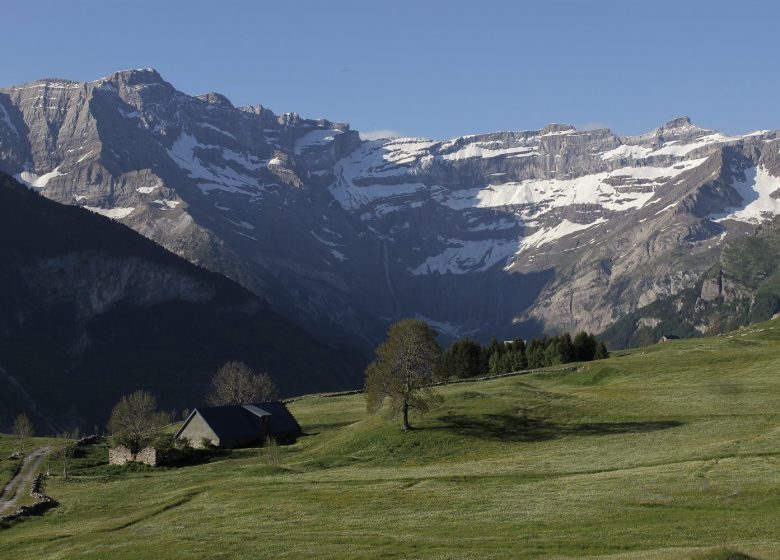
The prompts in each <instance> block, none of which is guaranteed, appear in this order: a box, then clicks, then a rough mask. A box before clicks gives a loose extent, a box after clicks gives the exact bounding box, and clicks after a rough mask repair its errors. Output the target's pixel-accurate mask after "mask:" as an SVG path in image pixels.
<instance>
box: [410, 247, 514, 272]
mask: <svg viewBox="0 0 780 560" xmlns="http://www.w3.org/2000/svg"><path fill="white" fill-rule="evenodd" d="M446 243H447V244H448V245H450V246H449V247H447V248H446V249H445V250H444V251H442V252H441V253H439V254H437V255H433V256H430V257H428V258H426V259H425V260H424V261H423V262H422V263H421V264H420V265H418V266H416V267H415V268H410V269H409V271H410V272H411V273H412V274H414V275H415V276H419V275H422V274H434V273H438V274H467V273H471V272H484V271H486V270H488V269H489V268H492V267H493V266H495V265H497V264H499V263H506V260H507V259H508V258H509V257H511V256H512V255H514V254H515V253H516V252H517V250H518V247H519V245H520V243H519V242H518V240H516V239H483V240H479V241H468V240H464V239H448V240H446Z"/></svg>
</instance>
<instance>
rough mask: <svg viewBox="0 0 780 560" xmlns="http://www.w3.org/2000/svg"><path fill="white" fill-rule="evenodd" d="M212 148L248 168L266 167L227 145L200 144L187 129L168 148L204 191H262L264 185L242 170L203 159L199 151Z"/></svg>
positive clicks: (248, 169)
mask: <svg viewBox="0 0 780 560" xmlns="http://www.w3.org/2000/svg"><path fill="white" fill-rule="evenodd" d="M208 149H218V150H220V151H221V153H222V156H223V158H224V159H227V160H232V161H235V162H236V163H239V164H240V165H241V167H244V168H245V169H246V170H247V171H252V170H255V169H259V168H261V167H262V166H263V164H262V162H260V161H259V160H257V159H256V158H253V160H252V161H250V159H247V157H245V156H243V155H242V154H239V153H238V152H234V151H232V150H228V149H227V148H222V147H219V146H210V145H206V144H200V143H198V141H197V140H196V139H195V137H194V136H192V135H190V134H187V133H186V132H183V133H182V134H181V135H180V136H179V138H177V139H176V141H174V143H173V145H172V146H171V148H170V149H169V150H168V155H169V156H170V157H171V158H172V159H173V161H174V162H175V163H176V164H177V165H178V166H179V167H180V168H181V169H183V170H184V171H185V172H186V173H187V174H188V175H189V176H190V177H192V178H193V179H195V180H196V181H197V182H198V186H199V187H200V189H201V190H202V191H203V192H204V193H208V192H211V191H214V190H223V191H227V192H232V193H239V194H240V193H243V194H247V193H251V194H257V193H259V192H260V191H261V185H260V184H259V183H258V180H257V179H256V178H254V177H252V176H250V175H246V174H243V173H239V172H238V171H236V170H235V169H233V168H232V167H221V166H218V165H210V164H206V163H204V162H203V161H201V159H200V158H199V157H198V156H197V155H196V150H208ZM250 157H251V156H250Z"/></svg>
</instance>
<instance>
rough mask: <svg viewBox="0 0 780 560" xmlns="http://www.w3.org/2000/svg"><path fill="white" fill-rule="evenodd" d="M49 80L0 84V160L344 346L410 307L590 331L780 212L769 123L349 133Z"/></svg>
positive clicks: (436, 316)
mask: <svg viewBox="0 0 780 560" xmlns="http://www.w3.org/2000/svg"><path fill="white" fill-rule="evenodd" d="M63 84H65V83H64V82H62V83H58V82H51V83H45V84H41V83H33V84H32V85H27V86H20V87H17V88H14V87H9V88H3V89H0V106H3V107H4V110H5V112H6V113H7V114H8V115H9V118H8V119H6V120H7V121H8V123H11V124H13V123H15V122H17V121H19V120H21V122H23V123H24V126H25V127H26V129H27V132H26V133H25V134H22V135H18V136H16V137H15V136H14V135H13V133H12V131H10V130H7V128H8V127H5V129H3V125H2V123H3V119H2V118H0V169H3V170H6V171H8V172H11V173H14V174H17V175H18V176H19V178H20V179H25V180H26V182H27V183H28V184H29V185H30V186H31V187H32V188H35V189H38V190H40V191H41V192H43V194H44V195H45V196H47V197H50V198H53V199H54V200H57V201H59V202H64V203H69V204H77V205H81V206H86V207H88V208H91V209H93V210H95V211H98V212H101V213H104V214H106V215H108V216H110V217H113V218H115V219H118V220H120V221H122V222H123V223H125V224H127V225H129V226H130V227H132V228H133V229H135V230H136V231H138V232H139V233H141V234H143V235H145V236H147V237H149V238H150V239H153V240H154V241H156V242H158V243H160V244H162V245H163V246H165V247H167V248H168V249H170V250H172V251H174V252H175V253H177V254H179V255H181V256H183V257H185V258H186V259H188V260H190V261H192V262H195V263H198V264H202V265H204V266H206V267H207V268H209V269H211V270H214V271H217V272H220V273H222V274H225V275H227V276H229V277H231V278H233V279H235V280H237V281H239V282H240V283H242V284H243V285H244V286H245V287H247V288H249V289H250V290H251V291H253V292H255V293H256V294H259V295H261V296H263V297H264V298H266V299H267V300H268V301H269V302H270V304H271V305H272V306H273V308H274V309H276V310H277V311H279V312H280V313H282V314H283V315H285V316H288V317H290V318H292V319H293V320H295V321H296V322H298V323H299V324H301V325H303V326H305V327H306V328H307V329H308V330H309V331H310V332H317V333H322V335H323V336H326V337H328V338H330V339H331V340H333V341H339V342H348V343H350V344H360V345H362V346H363V347H364V348H369V347H371V346H373V345H374V344H375V343H376V341H377V340H378V339H380V338H381V336H382V334H383V332H384V329H385V328H386V325H387V324H388V323H389V322H391V321H393V320H395V319H398V318H402V317H405V316H415V315H416V316H419V317H421V318H425V319H427V320H429V321H430V322H431V323H432V324H434V325H436V326H437V327H438V328H439V330H440V331H442V332H443V333H445V334H446V335H448V336H450V337H458V336H466V335H468V336H475V337H478V338H481V339H483V340H485V339H486V338H488V337H489V336H491V335H494V334H495V335H497V336H501V337H504V338H507V339H510V338H516V337H518V336H534V335H537V334H541V333H542V332H550V333H554V332H560V331H563V330H578V329H587V330H591V331H601V330H604V329H606V328H607V327H609V325H611V324H612V323H614V322H615V321H617V320H618V319H620V318H621V317H623V316H625V315H626V314H627V313H630V312H632V311H634V310H636V309H638V308H640V307H642V306H643V305H647V304H648V303H650V302H652V301H655V300H657V299H658V298H660V297H667V296H670V295H673V294H675V293H678V292H679V291H681V290H683V289H686V288H689V287H691V286H693V285H695V283H696V282H697V280H698V278H700V276H701V275H702V274H704V273H705V272H706V270H708V269H709V267H711V266H712V265H713V264H714V263H715V262H717V259H718V255H719V253H720V250H721V248H722V244H723V243H726V242H728V241H729V240H730V239H732V238H737V237H741V236H743V235H746V234H749V233H751V232H752V231H754V230H755V228H756V226H757V225H759V224H760V223H761V222H762V221H763V220H764V218H765V217H771V215H774V214H775V213H777V212H778V211H780V208H778V205H775V204H774V202H773V201H775V200H776V199H773V198H772V197H771V192H774V191H773V189H774V188H775V187H774V185H775V183H776V181H775V179H776V178H777V177H778V176H780V161H778V160H779V158H778V156H777V153H776V152H777V151H778V150H776V149H775V147H776V146H777V145H778V137H779V136H778V133H777V132H776V131H775V132H773V131H757V132H754V133H750V134H745V135H737V136H727V135H723V134H721V133H718V132H715V131H711V130H707V129H703V128H700V127H698V126H696V125H694V124H693V123H692V122H691V120H690V119H689V118H687V117H678V118H675V119H672V120H670V121H668V122H667V123H665V124H663V125H661V126H660V127H658V128H656V129H654V130H653V131H650V132H648V133H645V134H641V135H634V136H619V135H616V134H614V133H612V132H611V131H610V130H609V129H597V130H583V131H579V130H577V129H575V128H574V127H571V126H570V125H565V124H553V125H549V126H548V127H545V128H543V129H541V130H539V131H505V132H495V133H487V134H478V135H467V136H462V137H458V138H454V139H450V140H428V139H420V138H392V139H385V140H361V139H360V138H359V133H358V132H357V131H353V130H351V129H350V128H349V125H347V124H344V123H332V122H330V121H327V120H324V119H320V120H312V119H304V118H302V117H300V116H299V115H297V114H295V113H286V114H283V115H278V116H277V115H275V114H274V113H273V112H271V111H270V110H268V109H265V108H263V107H262V106H259V105H258V106H253V107H250V108H246V107H245V108H235V107H233V105H232V103H230V102H229V100H227V98H225V97H224V96H222V95H220V94H201V95H199V96H195V97H193V96H188V95H186V94H183V93H181V92H178V91H177V90H176V89H175V88H174V87H173V86H171V85H170V84H168V83H167V82H165V81H164V80H163V79H162V77H161V76H160V75H159V73H157V72H152V71H149V70H133V71H125V72H119V73H115V74H112V75H110V76H108V77H106V78H102V79H100V80H97V81H94V82H84V83H79V85H77V86H76V85H73V84H75V83H74V82H71V83H69V84H70V85H68V84H65V85H63ZM66 86H67V87H66ZM56 88H60V89H56ZM55 89H56V91H55ZM31 92H34V93H31ZM52 92H55V93H52ZM20 128H21V125H20ZM17 132H18V131H17ZM20 136H21V137H24V140H21V138H20ZM25 142H26V143H27V144H29V149H28V148H27V147H26V145H27V144H26V143H25ZM69 150H70V151H69ZM23 173H27V174H28V175H26V176H23V175H22V174H23ZM751 181H752V183H751ZM764 191H766V192H764Z"/></svg>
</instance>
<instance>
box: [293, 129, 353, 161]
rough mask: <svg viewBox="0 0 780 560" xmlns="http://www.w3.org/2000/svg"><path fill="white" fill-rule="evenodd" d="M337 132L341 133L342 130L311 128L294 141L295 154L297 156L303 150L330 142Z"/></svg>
mask: <svg viewBox="0 0 780 560" xmlns="http://www.w3.org/2000/svg"><path fill="white" fill-rule="evenodd" d="M339 134H343V131H341V130H337V129H327V130H320V129H318V130H312V131H311V132H308V133H306V134H305V135H304V136H303V137H302V138H300V139H299V140H298V141H297V142H296V143H295V150H294V151H295V155H297V156H299V155H301V154H302V153H303V152H304V150H308V149H311V148H313V147H316V146H323V145H327V144H330V143H331V142H333V141H334V140H335V139H336V136H338V135H339Z"/></svg>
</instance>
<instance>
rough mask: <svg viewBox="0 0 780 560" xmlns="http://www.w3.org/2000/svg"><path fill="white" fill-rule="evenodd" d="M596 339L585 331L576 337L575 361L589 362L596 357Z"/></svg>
mask: <svg viewBox="0 0 780 560" xmlns="http://www.w3.org/2000/svg"><path fill="white" fill-rule="evenodd" d="M596 345H597V342H596V337H595V336H593V335H592V334H588V333H586V332H585V331H580V332H578V333H577V336H575V337H574V360H576V361H578V362H587V361H590V360H592V359H593V357H594V356H595V355H596Z"/></svg>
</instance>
